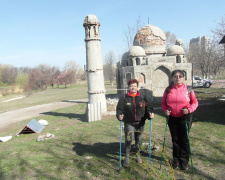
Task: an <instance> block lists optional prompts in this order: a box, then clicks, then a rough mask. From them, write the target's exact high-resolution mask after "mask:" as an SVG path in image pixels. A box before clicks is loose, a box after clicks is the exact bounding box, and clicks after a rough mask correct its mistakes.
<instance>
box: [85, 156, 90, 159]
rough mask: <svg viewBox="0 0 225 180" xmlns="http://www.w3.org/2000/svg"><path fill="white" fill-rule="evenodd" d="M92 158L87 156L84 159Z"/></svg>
mask: <svg viewBox="0 0 225 180" xmlns="http://www.w3.org/2000/svg"><path fill="white" fill-rule="evenodd" d="M91 158H92V157H91V156H86V157H85V158H84V159H91Z"/></svg>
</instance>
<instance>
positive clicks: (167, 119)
mask: <svg viewBox="0 0 225 180" xmlns="http://www.w3.org/2000/svg"><path fill="white" fill-rule="evenodd" d="M168 121H169V116H166V128H165V133H164V140H163V149H162V154H161V162H160V169H161V165H162V157H163V153H164V146H165V141H166V130H167V125H168Z"/></svg>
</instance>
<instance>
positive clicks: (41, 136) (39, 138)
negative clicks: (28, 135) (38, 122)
mask: <svg viewBox="0 0 225 180" xmlns="http://www.w3.org/2000/svg"><path fill="white" fill-rule="evenodd" d="M54 137H55V135H54V134H51V133H47V134H44V135H40V136H38V138H37V142H39V141H44V140H47V139H51V138H54Z"/></svg>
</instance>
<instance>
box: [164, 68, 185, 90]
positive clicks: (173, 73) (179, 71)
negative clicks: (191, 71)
mask: <svg viewBox="0 0 225 180" xmlns="http://www.w3.org/2000/svg"><path fill="white" fill-rule="evenodd" d="M177 73H180V74H182V76H184V72H183V71H181V70H180V69H176V70H174V71H172V73H171V78H173V76H175V74H177ZM172 85H173V81H171V83H170V85H169V86H168V87H167V88H166V94H168V93H169V92H170V89H171V88H172Z"/></svg>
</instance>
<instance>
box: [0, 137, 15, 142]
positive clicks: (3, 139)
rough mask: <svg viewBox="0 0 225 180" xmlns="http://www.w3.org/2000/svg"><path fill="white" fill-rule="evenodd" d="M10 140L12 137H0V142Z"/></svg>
mask: <svg viewBox="0 0 225 180" xmlns="http://www.w3.org/2000/svg"><path fill="white" fill-rule="evenodd" d="M10 139H12V136H5V137H0V142H6V141H8V140H10Z"/></svg>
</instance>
